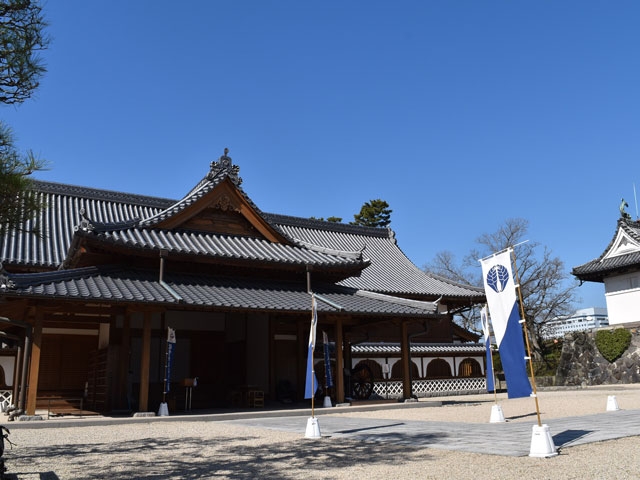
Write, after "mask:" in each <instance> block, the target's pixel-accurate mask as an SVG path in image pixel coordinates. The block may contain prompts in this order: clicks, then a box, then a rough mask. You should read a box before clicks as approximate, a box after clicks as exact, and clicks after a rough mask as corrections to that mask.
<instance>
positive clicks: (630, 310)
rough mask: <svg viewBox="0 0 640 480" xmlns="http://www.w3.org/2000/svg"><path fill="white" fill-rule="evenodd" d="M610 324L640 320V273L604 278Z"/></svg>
mask: <svg viewBox="0 0 640 480" xmlns="http://www.w3.org/2000/svg"><path fill="white" fill-rule="evenodd" d="M604 287H605V298H606V301H607V312H608V315H609V325H618V324H621V323H628V322H638V321H640V273H638V272H635V273H630V274H627V275H618V276H616V277H610V278H605V279H604Z"/></svg>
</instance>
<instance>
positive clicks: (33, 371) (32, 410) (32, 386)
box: [22, 309, 44, 415]
mask: <svg viewBox="0 0 640 480" xmlns="http://www.w3.org/2000/svg"><path fill="white" fill-rule="evenodd" d="M43 320H44V313H43V312H42V310H40V309H37V310H36V321H35V326H34V328H33V337H32V344H31V359H30V362H29V390H28V391H27V408H26V410H27V411H26V414H27V415H35V414H36V398H37V396H38V375H39V374H40V350H41V349H42V323H43ZM22 368H26V365H23V366H22ZM22 388H23V389H24V385H23V386H22Z"/></svg>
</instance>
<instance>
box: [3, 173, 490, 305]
mask: <svg viewBox="0 0 640 480" xmlns="http://www.w3.org/2000/svg"><path fill="white" fill-rule="evenodd" d="M212 171H213V169H212ZM221 178H222V177H219V176H217V175H212V176H211V175H210V176H207V177H205V178H204V179H203V180H202V181H201V182H200V183H199V184H198V185H197V186H196V187H195V188H194V189H193V190H192V191H191V192H190V193H189V195H187V196H185V198H183V200H181V201H178V202H176V201H175V200H170V199H165V198H156V197H146V196H141V195H132V194H127V193H120V192H113V191H106V190H98V189H91V188H85V187H76V186H71V185H63V184H55V183H49V182H36V189H37V190H38V191H39V192H40V193H39V194H40V195H42V198H43V200H44V201H45V203H46V205H47V208H46V209H45V210H44V211H43V212H42V213H41V214H40V216H39V218H38V219H37V221H38V223H39V224H40V225H41V230H42V231H43V232H44V234H45V235H44V236H43V237H42V238H36V237H34V236H33V235H29V234H22V233H16V234H13V235H8V236H7V237H6V238H5V239H4V241H3V242H2V243H1V244H0V259H2V261H3V262H4V264H5V266H11V265H15V266H21V267H23V268H29V267H32V268H34V269H54V268H59V267H60V266H61V265H62V264H63V262H64V260H65V258H66V257H67V254H68V252H69V248H70V246H71V244H72V240H73V238H74V235H77V236H80V235H82V233H81V232H79V231H77V230H78V227H79V226H80V224H81V223H82V222H83V217H82V214H81V212H82V211H84V212H85V215H86V219H90V223H91V226H94V225H99V228H96V229H95V231H94V232H93V235H95V236H96V237H97V238H101V239H103V240H105V241H109V242H115V243H119V244H122V245H127V246H133V247H135V248H141V249H148V248H157V249H159V248H167V249H172V250H173V251H175V252H179V253H184V254H196V255H218V256H221V257H225V256H226V258H246V259H261V260H264V261H268V262H280V263H283V264H284V263H289V262H293V263H295V262H298V263H299V264H304V263H305V262H308V263H310V264H312V265H321V266H324V267H327V268H331V267H335V268H349V269H350V268H356V267H357V265H358V262H360V266H361V267H362V266H366V265H367V260H368V259H370V260H371V265H369V266H368V267H366V268H364V269H363V270H362V272H361V273H360V275H359V276H353V277H350V278H348V279H346V280H343V281H342V282H341V283H340V284H341V285H342V286H346V287H351V288H354V289H358V290H369V291H372V292H379V293H384V294H392V295H402V296H407V297H413V298H422V299H430V300H435V299H436V298H438V297H440V296H444V297H446V298H454V299H458V300H460V301H463V302H467V301H468V302H471V301H481V300H482V299H483V298H484V292H483V291H482V289H478V288H475V287H471V286H465V285H459V284H456V283H454V282H451V281H449V280H447V279H443V278H439V277H436V276H434V275H430V274H426V273H425V272H423V271H422V270H420V269H419V268H417V267H416V266H415V265H414V264H413V263H412V262H411V261H410V260H409V259H408V258H407V257H406V256H405V255H404V253H403V252H402V250H400V248H399V247H398V245H397V243H396V240H395V238H394V234H393V231H392V230H390V229H381V228H369V227H359V226H354V225H347V224H341V223H332V222H322V221H315V220H310V219H303V218H298V217H289V216H283V215H276V214H267V213H262V212H260V210H259V209H258V208H257V207H255V206H254V205H253V203H251V200H250V199H249V198H248V197H247V196H246V194H244V192H242V190H241V189H239V191H240V193H241V194H242V195H244V198H245V199H246V201H247V202H249V203H250V204H251V205H252V208H255V209H256V212H257V213H258V214H259V215H261V216H262V217H263V218H264V219H265V220H266V221H267V222H268V223H270V224H271V225H272V226H273V227H274V228H276V229H277V230H279V231H280V232H281V233H282V235H284V237H286V238H289V239H291V241H292V242H291V243H292V244H291V245H290V246H285V245H275V244H271V243H269V242H266V241H260V240H255V239H248V238H245V237H229V236H226V237H225V236H220V235H218V236H216V235H207V234H195V233H189V232H179V231H171V232H169V231H162V230H154V229H151V228H146V227H147V226H149V225H153V224H155V223H157V222H158V221H160V219H163V218H166V216H167V215H170V214H173V213H176V211H175V209H182V208H184V207H185V206H186V205H187V204H188V203H189V202H192V201H194V199H196V198H200V197H201V195H203V194H204V192H205V191H210V189H211V188H212V187H213V186H214V185H215V184H217V183H216V182H219V181H221ZM237 180H238V179H237V178H236V184H239V182H238V181H237ZM86 219H85V220H86ZM363 249H364V250H363ZM360 251H362V255H360V254H359V253H358V252H360ZM349 252H351V253H349ZM354 252H355V253H354Z"/></svg>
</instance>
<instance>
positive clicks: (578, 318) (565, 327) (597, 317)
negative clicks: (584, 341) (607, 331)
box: [542, 307, 609, 340]
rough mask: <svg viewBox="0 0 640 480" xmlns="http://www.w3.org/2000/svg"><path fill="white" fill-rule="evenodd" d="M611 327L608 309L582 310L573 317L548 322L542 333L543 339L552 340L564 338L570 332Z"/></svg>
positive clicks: (577, 311)
mask: <svg viewBox="0 0 640 480" xmlns="http://www.w3.org/2000/svg"><path fill="white" fill-rule="evenodd" d="M608 325H609V317H608V316H607V309H606V308H594V307H591V308H582V309H580V310H576V311H575V313H574V314H573V315H570V316H568V317H562V318H558V319H555V320H551V321H549V322H547V323H546V324H545V326H544V330H543V332H542V338H545V339H548V340H550V339H552V338H560V337H564V336H565V334H567V333H570V332H579V331H583V330H591V329H593V328H599V327H606V326H608Z"/></svg>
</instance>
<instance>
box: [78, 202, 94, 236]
mask: <svg viewBox="0 0 640 480" xmlns="http://www.w3.org/2000/svg"><path fill="white" fill-rule="evenodd" d="M94 229H95V226H94V225H93V221H92V220H91V219H90V218H89V217H87V211H86V210H85V209H84V207H82V208H81V209H80V225H76V227H75V230H76V231H78V230H82V231H83V232H93V230H94Z"/></svg>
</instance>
